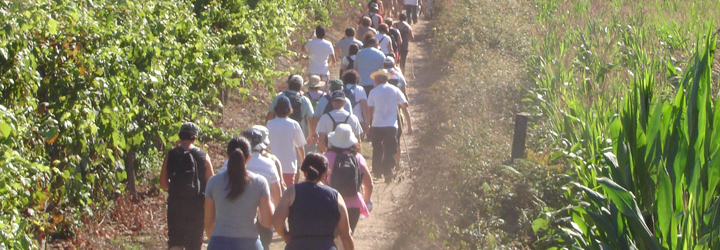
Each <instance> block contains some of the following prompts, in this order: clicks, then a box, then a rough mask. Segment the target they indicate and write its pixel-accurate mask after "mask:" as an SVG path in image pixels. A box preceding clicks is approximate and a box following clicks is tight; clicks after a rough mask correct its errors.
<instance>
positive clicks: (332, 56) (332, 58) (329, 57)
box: [328, 54, 335, 66]
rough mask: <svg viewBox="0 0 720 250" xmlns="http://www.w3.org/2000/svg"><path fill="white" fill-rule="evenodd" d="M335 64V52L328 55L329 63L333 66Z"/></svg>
mask: <svg viewBox="0 0 720 250" xmlns="http://www.w3.org/2000/svg"><path fill="white" fill-rule="evenodd" d="M334 64H335V54H331V55H329V56H328V65H329V66H332V65H334Z"/></svg>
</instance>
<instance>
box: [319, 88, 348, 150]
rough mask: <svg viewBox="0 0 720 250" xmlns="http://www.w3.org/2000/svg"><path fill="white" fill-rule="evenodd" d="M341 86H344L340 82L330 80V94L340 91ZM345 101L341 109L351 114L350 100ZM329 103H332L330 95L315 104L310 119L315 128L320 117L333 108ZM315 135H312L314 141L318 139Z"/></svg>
mask: <svg viewBox="0 0 720 250" xmlns="http://www.w3.org/2000/svg"><path fill="white" fill-rule="evenodd" d="M343 86H344V85H343V82H342V80H340V79H332V80H331V81H330V88H329V89H330V93H332V92H333V91H338V90H340V91H342V89H343ZM345 101H346V103H345V106H344V107H343V108H344V109H345V111H347V112H348V113H351V114H352V113H353V109H352V106H350V103H351V102H350V100H349V99H347V98H346V99H345ZM331 103H332V96H331V95H325V97H323V98H321V99H320V101H318V104H317V106H315V112H314V113H313V117H312V119H313V122H314V124H315V126H317V123H318V121H320V117H322V115H324V114H327V113H329V112H330V111H332V110H333V106H332V104H331ZM315 128H317V127H315ZM315 128H313V131H315ZM315 133H316V134H315V135H314V136H315V137H314V139H318V137H317V136H318V135H317V131H315ZM310 136H313V135H310Z"/></svg>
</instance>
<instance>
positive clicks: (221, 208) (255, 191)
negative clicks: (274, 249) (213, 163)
mask: <svg viewBox="0 0 720 250" xmlns="http://www.w3.org/2000/svg"><path fill="white" fill-rule="evenodd" d="M248 177H249V180H250V181H249V182H248V183H247V184H246V185H245V190H243V192H242V194H240V196H238V198H237V199H235V200H234V201H229V200H228V199H227V198H225V197H227V194H228V192H229V190H227V189H226V187H227V185H228V182H229V179H228V172H227V171H223V172H220V173H218V174H217V175H215V176H213V177H210V180H208V182H207V187H205V197H207V198H209V199H212V200H213V201H214V202H215V227H214V229H213V233H212V236H224V237H233V238H257V237H258V231H257V227H256V226H255V221H256V218H257V216H256V215H257V208H258V204H260V198H262V197H265V196H270V186H269V185H268V183H267V180H265V178H264V177H262V176H260V175H256V174H253V173H250V172H248Z"/></svg>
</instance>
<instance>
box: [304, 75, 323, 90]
mask: <svg viewBox="0 0 720 250" xmlns="http://www.w3.org/2000/svg"><path fill="white" fill-rule="evenodd" d="M305 85H306V86H307V87H308V88H319V87H322V86H325V82H324V81H322V80H321V79H320V76H318V75H311V76H310V79H308V82H307V83H305Z"/></svg>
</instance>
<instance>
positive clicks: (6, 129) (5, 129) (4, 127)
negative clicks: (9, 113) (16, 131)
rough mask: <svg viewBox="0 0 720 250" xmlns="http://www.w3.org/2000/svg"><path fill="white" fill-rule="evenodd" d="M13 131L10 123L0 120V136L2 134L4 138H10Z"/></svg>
mask: <svg viewBox="0 0 720 250" xmlns="http://www.w3.org/2000/svg"><path fill="white" fill-rule="evenodd" d="M11 133H12V127H10V124H7V123H5V122H3V121H0V136H2V137H3V138H8V137H9V136H10V134H11Z"/></svg>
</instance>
